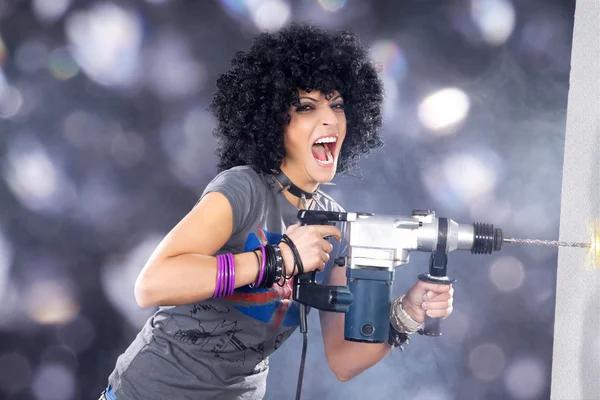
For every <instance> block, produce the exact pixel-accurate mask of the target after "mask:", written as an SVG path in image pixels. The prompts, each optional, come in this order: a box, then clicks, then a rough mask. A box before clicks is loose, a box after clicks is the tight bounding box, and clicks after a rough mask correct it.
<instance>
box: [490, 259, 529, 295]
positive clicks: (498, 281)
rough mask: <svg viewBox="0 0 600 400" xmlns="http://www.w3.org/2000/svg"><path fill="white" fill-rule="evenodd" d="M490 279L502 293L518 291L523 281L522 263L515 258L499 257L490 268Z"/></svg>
mask: <svg viewBox="0 0 600 400" xmlns="http://www.w3.org/2000/svg"><path fill="white" fill-rule="evenodd" d="M490 279H491V280H492V283H493V284H494V285H495V286H496V287H497V288H498V290H501V291H503V292H510V291H512V290H515V289H518V288H519V287H521V285H522V284H523V279H525V270H524V269H523V263H521V261H519V260H517V259H516V258H515V257H510V256H505V257H499V258H498V259H497V260H496V261H494V263H493V264H492V267H491V268H490Z"/></svg>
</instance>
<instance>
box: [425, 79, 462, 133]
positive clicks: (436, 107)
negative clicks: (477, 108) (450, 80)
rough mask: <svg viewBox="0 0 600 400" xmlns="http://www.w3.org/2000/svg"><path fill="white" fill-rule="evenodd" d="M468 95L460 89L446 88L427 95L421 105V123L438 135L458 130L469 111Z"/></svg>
mask: <svg viewBox="0 0 600 400" xmlns="http://www.w3.org/2000/svg"><path fill="white" fill-rule="evenodd" d="M469 108H470V102H469V98H468V96H467V95H466V94H465V93H464V92H463V91H462V90H460V89H456V88H446V89H441V90H439V91H437V92H435V93H432V94H430V95H429V96H427V97H426V98H425V99H424V100H423V101H422V102H421V104H420V105H419V109H418V115H419V119H420V120H421V123H422V124H423V125H424V126H425V127H426V128H427V129H429V130H430V131H431V133H433V134H435V135H436V136H441V135H449V134H452V133H454V132H456V129H457V128H458V126H459V124H460V123H461V122H462V121H463V120H464V119H465V118H466V117H467V114H468V113H469Z"/></svg>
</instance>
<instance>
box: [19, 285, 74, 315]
mask: <svg viewBox="0 0 600 400" xmlns="http://www.w3.org/2000/svg"><path fill="white" fill-rule="evenodd" d="M24 301H25V307H26V309H27V313H28V314H29V316H30V317H31V318H32V319H33V320H34V321H36V322H37V323H39V324H62V323H65V322H68V321H70V320H71V319H73V318H74V317H75V316H76V315H77V313H78V312H79V305H78V304H77V303H75V301H74V300H73V294H72V291H71V290H70V288H69V285H68V284H67V283H66V282H64V281H50V280H48V281H44V282H36V283H33V284H31V285H30V286H29V287H28V288H27V289H26V291H25V295H24Z"/></svg>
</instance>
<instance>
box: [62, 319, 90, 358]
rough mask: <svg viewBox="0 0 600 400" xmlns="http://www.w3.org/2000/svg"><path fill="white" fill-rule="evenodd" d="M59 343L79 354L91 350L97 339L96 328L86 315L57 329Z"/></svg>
mask: <svg viewBox="0 0 600 400" xmlns="http://www.w3.org/2000/svg"><path fill="white" fill-rule="evenodd" d="M56 336H57V338H58V341H59V343H61V344H62V345H64V346H67V347H69V348H70V349H73V351H75V352H77V353H79V352H82V351H86V350H87V349H89V348H90V346H91V345H92V343H93V342H94V338H95V337H96V331H95V329H94V326H93V325H92V323H91V322H90V320H89V319H88V318H86V317H85V316H84V315H81V314H80V315H78V316H77V317H76V318H75V319H73V320H71V321H69V322H67V323H66V324H63V325H59V326H57V327H56Z"/></svg>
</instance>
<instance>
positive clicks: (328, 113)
mask: <svg viewBox="0 0 600 400" xmlns="http://www.w3.org/2000/svg"><path fill="white" fill-rule="evenodd" d="M322 109H323V111H322V112H321V121H322V123H323V125H325V126H337V124H338V119H337V116H336V115H335V112H334V111H333V110H332V109H331V107H330V106H329V105H327V106H325V107H322Z"/></svg>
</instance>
